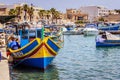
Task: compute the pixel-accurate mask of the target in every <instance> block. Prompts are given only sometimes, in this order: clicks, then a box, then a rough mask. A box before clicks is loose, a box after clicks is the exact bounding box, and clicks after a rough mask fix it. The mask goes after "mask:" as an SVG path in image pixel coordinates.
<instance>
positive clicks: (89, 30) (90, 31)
mask: <svg viewBox="0 0 120 80" xmlns="http://www.w3.org/2000/svg"><path fill="white" fill-rule="evenodd" d="M98 33H99V31H98V29H97V28H96V27H95V25H93V24H88V25H87V26H86V27H85V28H84V29H83V34H84V35H85V36H92V35H98Z"/></svg>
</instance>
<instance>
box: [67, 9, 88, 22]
mask: <svg viewBox="0 0 120 80" xmlns="http://www.w3.org/2000/svg"><path fill="white" fill-rule="evenodd" d="M66 16H67V19H69V20H71V21H72V22H75V21H77V20H82V21H87V19H88V15H87V14H85V13H82V12H81V11H79V10H77V9H66Z"/></svg>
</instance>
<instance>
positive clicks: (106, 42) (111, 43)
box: [96, 40, 120, 47]
mask: <svg viewBox="0 0 120 80" xmlns="http://www.w3.org/2000/svg"><path fill="white" fill-rule="evenodd" d="M112 46H120V40H104V41H103V42H100V41H97V42H96V47H112Z"/></svg>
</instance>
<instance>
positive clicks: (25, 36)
mask: <svg viewBox="0 0 120 80" xmlns="http://www.w3.org/2000/svg"><path fill="white" fill-rule="evenodd" d="M18 35H19V37H20V45H21V47H22V46H24V45H26V44H28V43H29V42H30V41H32V40H33V39H34V38H41V37H42V29H41V28H30V29H25V30H19V32H18Z"/></svg>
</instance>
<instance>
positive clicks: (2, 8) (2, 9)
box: [0, 3, 43, 22]
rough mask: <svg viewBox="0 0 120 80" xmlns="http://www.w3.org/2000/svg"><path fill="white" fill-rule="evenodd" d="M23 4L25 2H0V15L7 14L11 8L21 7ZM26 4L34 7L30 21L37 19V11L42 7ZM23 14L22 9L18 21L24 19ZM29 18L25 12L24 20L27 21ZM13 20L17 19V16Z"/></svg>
mask: <svg viewBox="0 0 120 80" xmlns="http://www.w3.org/2000/svg"><path fill="white" fill-rule="evenodd" d="M24 4H25V3H20V4H13V5H8V4H0V15H9V11H10V10H11V9H15V8H16V7H22V6H23V5H24ZM28 6H29V7H33V9H34V13H33V16H32V21H37V20H38V19H39V15H38V12H39V10H43V9H42V8H40V7H36V6H31V5H28ZM24 15H25V12H24V11H22V12H21V14H20V15H19V19H20V22H21V21H24ZM29 19H30V17H29V15H28V13H27V15H26V21H29ZM15 20H17V18H16V19H15Z"/></svg>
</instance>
